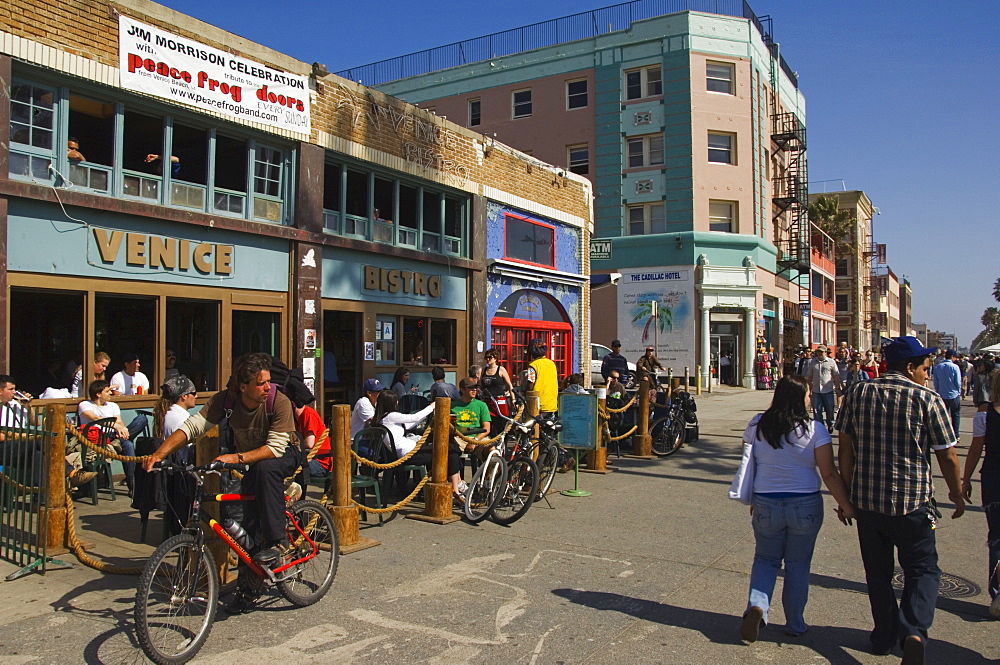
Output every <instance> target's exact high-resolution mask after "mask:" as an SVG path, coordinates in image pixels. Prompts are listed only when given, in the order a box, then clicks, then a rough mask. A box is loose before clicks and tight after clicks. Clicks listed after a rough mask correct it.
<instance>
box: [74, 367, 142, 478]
mask: <svg viewBox="0 0 1000 665" xmlns="http://www.w3.org/2000/svg"><path fill="white" fill-rule="evenodd" d="M87 394H88V395H89V396H90V401H83V402H80V406H78V407H77V417H78V418H79V420H80V429H83V426H84V425H87V424H88V423H91V422H93V421H95V420H100V419H102V418H114V419H115V422H114V423H112V424H111V428H112V429H114V433H115V436H116V437H117V438H115V439H114V440H113V441H112V442H111V446H112V447H113V448H115V449H116V450H118V452H119V453H121V454H122V455H126V456H128V457H134V456H135V444H134V443H132V440H133V433H132V432H131V431H130V429H129V427H126V426H125V423H124V422H122V411H121V409H120V408H119V407H118V405H117V404H115V403H114V402H112V401H111V386H110V384H109V383H108V382H107V381H94V382H92V383H91V384H90V385H89V386H87ZM142 418H143V420H145V416H142ZM135 422H136V421H135V420H133V421H132V423H133V424H134V423H135ZM90 431H91V432H95V434H93V435H91V434H88V436H94V437H95V438H92V439H91V441H95V442H96V430H93V429H92V430H90ZM140 431H141V430H140ZM122 465H123V466H124V467H125V484H126V485H127V486H128V488H129V491H130V492H131V491H132V486H133V485H132V479H133V477H134V476H135V462H123V463H122Z"/></svg>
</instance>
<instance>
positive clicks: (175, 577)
mask: <svg viewBox="0 0 1000 665" xmlns="http://www.w3.org/2000/svg"><path fill="white" fill-rule="evenodd" d="M218 602H219V572H218V570H216V568H215V561H214V560H213V559H212V554H211V552H209V551H208V548H205V547H202V548H201V550H200V551H199V549H198V545H197V542H196V540H195V537H194V536H193V535H191V534H189V533H182V534H179V535H176V536H174V537H173V538H170V539H168V540H166V541H165V542H164V543H163V544H162V545H160V546H159V547H157V548H156V551H155V552H153V556H151V557H150V558H149V561H147V562H146V566H145V567H144V568H143V569H142V575H141V576H140V577H139V588H138V591H137V592H136V595H135V629H136V635H137V637H138V638H139V645H140V646H141V647H142V650H143V652H144V653H145V654H146V656H147V657H148V658H149V659H150V660H151V661H153V662H154V663H158V664H159V665H174V664H175V663H186V662H187V661H189V660H191V659H192V658H194V656H195V654H197V653H198V651H199V650H200V649H201V647H202V645H203V644H204V643H205V640H206V639H207V638H208V633H209V631H211V630H212V622H213V621H215V611H216V606H217V604H218Z"/></svg>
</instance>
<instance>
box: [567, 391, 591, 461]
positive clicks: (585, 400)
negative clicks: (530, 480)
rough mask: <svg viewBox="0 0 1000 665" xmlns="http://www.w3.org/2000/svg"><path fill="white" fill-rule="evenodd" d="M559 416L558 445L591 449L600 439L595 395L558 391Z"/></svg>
mask: <svg viewBox="0 0 1000 665" xmlns="http://www.w3.org/2000/svg"><path fill="white" fill-rule="evenodd" d="M559 418H560V422H561V423H562V426H563V428H562V431H561V432H559V445H560V446H562V447H563V448H576V449H580V450H593V449H595V448H596V447H597V444H598V442H599V441H600V440H601V438H600V437H601V432H600V427H599V424H598V420H597V396H596V395H591V394H589V393H560V395H559Z"/></svg>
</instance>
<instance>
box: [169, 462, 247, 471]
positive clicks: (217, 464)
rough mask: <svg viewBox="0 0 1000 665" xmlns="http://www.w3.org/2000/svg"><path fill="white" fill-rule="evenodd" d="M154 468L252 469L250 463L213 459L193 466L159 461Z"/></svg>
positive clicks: (178, 469)
mask: <svg viewBox="0 0 1000 665" xmlns="http://www.w3.org/2000/svg"><path fill="white" fill-rule="evenodd" d="M153 468H154V469H161V470H163V471H186V472H188V473H199V472H212V471H239V472H240V473H246V472H247V471H249V470H250V465H249V464H229V463H228V462H220V461H218V460H212V461H211V462H209V463H208V464H206V465H205V466H192V465H190V464H174V463H173V462H157V463H156V464H154V465H153Z"/></svg>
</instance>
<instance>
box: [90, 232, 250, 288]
mask: <svg viewBox="0 0 1000 665" xmlns="http://www.w3.org/2000/svg"><path fill="white" fill-rule="evenodd" d="M93 232H94V242H95V243H96V245H97V251H98V254H100V257H101V262H102V263H103V264H105V265H114V264H115V263H116V262H117V261H118V259H119V257H120V256H121V253H122V246H124V248H125V263H126V265H129V266H133V267H136V268H150V269H159V270H168V271H172V272H173V271H176V272H179V273H186V272H190V271H191V270H192V268H193V269H194V270H195V271H197V273H200V274H202V275H217V276H219V277H232V276H233V254H234V248H233V246H232V245H216V244H213V243H208V242H192V241H191V240H182V239H180V238H169V237H163V236H155V235H147V234H145V233H127V232H125V231H115V230H111V229H101V228H96V227H95V228H94V229H93Z"/></svg>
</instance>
